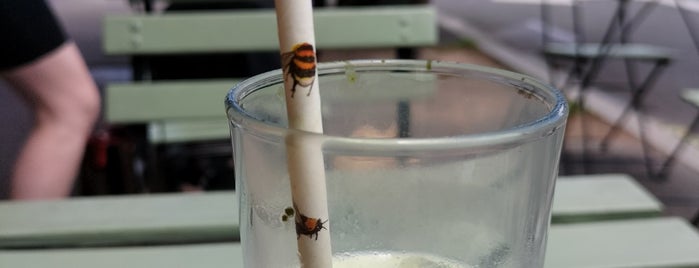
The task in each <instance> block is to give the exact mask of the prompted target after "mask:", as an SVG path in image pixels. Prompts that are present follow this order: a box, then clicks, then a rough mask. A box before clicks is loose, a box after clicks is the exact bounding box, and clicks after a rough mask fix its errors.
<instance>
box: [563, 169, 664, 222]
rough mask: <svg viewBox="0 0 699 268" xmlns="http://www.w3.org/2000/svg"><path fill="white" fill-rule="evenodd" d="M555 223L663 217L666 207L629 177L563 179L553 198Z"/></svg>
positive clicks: (605, 175) (603, 175) (606, 176)
mask: <svg viewBox="0 0 699 268" xmlns="http://www.w3.org/2000/svg"><path fill="white" fill-rule="evenodd" d="M553 200H554V201H553V208H552V210H553V216H552V218H551V221H552V222H553V223H565V222H582V221H599V220H611V219H629V218H638V217H651V216H660V214H661V212H662V210H663V205H662V203H660V201H659V200H658V199H656V198H655V197H654V196H653V195H652V194H650V193H649V192H648V191H646V190H645V188H643V186H642V185H640V184H639V183H638V182H636V180H634V179H633V178H632V177H631V176H629V175H626V174H600V175H581V176H562V177H559V178H558V181H557V184H556V191H555V194H554V197H553Z"/></svg>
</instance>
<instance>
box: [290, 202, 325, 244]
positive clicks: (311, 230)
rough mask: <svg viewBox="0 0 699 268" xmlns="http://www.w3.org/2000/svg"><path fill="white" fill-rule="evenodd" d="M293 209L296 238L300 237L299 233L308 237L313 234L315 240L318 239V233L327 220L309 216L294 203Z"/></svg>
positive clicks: (310, 237)
mask: <svg viewBox="0 0 699 268" xmlns="http://www.w3.org/2000/svg"><path fill="white" fill-rule="evenodd" d="M294 210H296V212H297V213H296V220H295V223H296V239H299V238H301V235H305V236H308V238H309V239H313V236H314V235H315V240H318V233H320V231H321V230H323V229H325V230H327V229H328V228H325V225H324V224H326V223H328V220H325V221H323V220H321V219H320V218H311V217H308V216H306V215H303V213H301V212H299V211H298V208H297V207H296V203H294Z"/></svg>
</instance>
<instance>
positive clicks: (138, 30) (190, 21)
mask: <svg viewBox="0 0 699 268" xmlns="http://www.w3.org/2000/svg"><path fill="white" fill-rule="evenodd" d="M314 20H315V26H316V29H315V34H316V41H317V46H318V47H320V48H325V49H329V48H377V47H403V46H425V45H433V44H436V43H437V24H436V11H435V9H434V7H432V6H430V5H409V6H386V7H361V8H360V7H355V8H339V7H338V8H319V9H316V10H315V11H314ZM276 27H277V25H276V18H275V14H274V10H251V11H250V10H249V11H226V12H220V11H217V12H213V11H210V12H171V13H168V14H158V15H146V14H141V15H110V16H107V17H106V18H105V21H104V39H103V47H104V51H105V52H106V53H107V54H110V55H125V54H129V55H132V54H168V53H198V52H207V53H211V52H225V51H235V52H240V51H260V50H268V51H278V50H279V48H278V47H279V45H278V40H277V30H276Z"/></svg>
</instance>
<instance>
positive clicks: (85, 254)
mask: <svg viewBox="0 0 699 268" xmlns="http://www.w3.org/2000/svg"><path fill="white" fill-rule="evenodd" d="M242 260H243V256H242V249H241V246H240V244H237V243H220V244H197V245H180V246H157V247H124V248H91V249H58V250H16V251H0V267H18V268H19V267H22V268H47V267H61V268H63V267H65V268H97V267H99V268H124V267H129V268H173V267H182V268H184V267H191V268H195V267H196V268H200V267H201V268H206V267H212V268H213V267H217V268H220V267H227V268H238V267H243V264H242Z"/></svg>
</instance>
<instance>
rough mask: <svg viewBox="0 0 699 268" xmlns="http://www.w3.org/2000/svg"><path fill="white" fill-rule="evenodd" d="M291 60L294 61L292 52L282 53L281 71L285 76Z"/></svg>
mask: <svg viewBox="0 0 699 268" xmlns="http://www.w3.org/2000/svg"><path fill="white" fill-rule="evenodd" d="M293 59H294V52H293V51H289V52H286V53H282V70H283V71H284V73H285V74H286V73H288V72H289V66H291V60H293Z"/></svg>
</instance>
